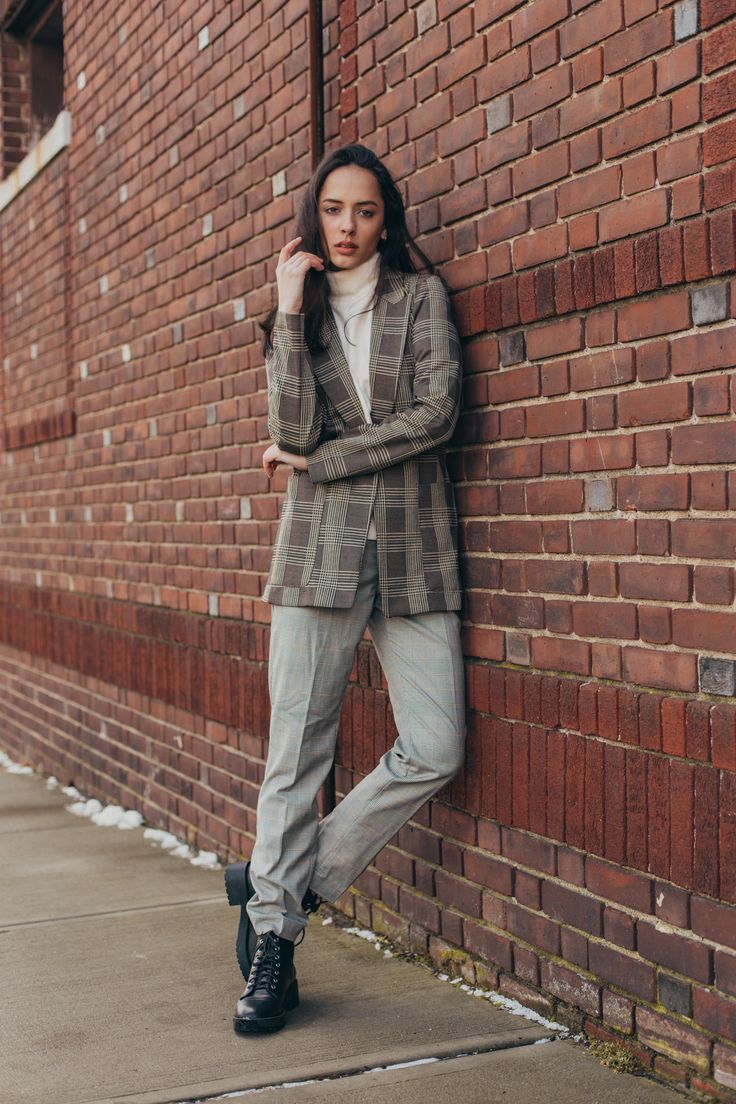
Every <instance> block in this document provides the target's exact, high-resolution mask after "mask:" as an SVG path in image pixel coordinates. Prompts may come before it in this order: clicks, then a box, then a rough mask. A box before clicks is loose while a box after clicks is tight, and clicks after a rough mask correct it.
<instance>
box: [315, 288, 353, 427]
mask: <svg viewBox="0 0 736 1104" xmlns="http://www.w3.org/2000/svg"><path fill="white" fill-rule="evenodd" d="M322 339H323V343H326V346H327V347H326V349H325V351H324V352H323V353H313V354H312V370H313V372H314V374H315V376H316V378H317V382H318V383H319V385H320V387H321V388H322V389H323V390H324V391H325V393H326V394H327V396H328V397H329V399H330V402H331V403H332V405H333V406H334V407H335V410H336V411H337V413H338V414H339V415H340V417H341V418H342V420H343V421H344V422H345V424H346V425H347V426H355V427H357V426H361V425H364V424H365V414H364V413H363V407H362V406H361V405H360V399H359V397H358V392H357V390H356V388H355V383H354V382H353V377H352V375H351V374H350V368H349V367H348V362H347V360H346V359H345V352H344V350H343V347H342V342H341V341H340V335H339V333H338V332H337V323H336V322H335V318H334V315H333V314H332V311H331V310H328V312H327V326H326V332H325V330H323V332H322Z"/></svg>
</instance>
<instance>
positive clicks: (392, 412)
mask: <svg viewBox="0 0 736 1104" xmlns="http://www.w3.org/2000/svg"><path fill="white" fill-rule="evenodd" d="M323 338H324V339H325V341H324V343H325V344H326V350H325V352H324V353H320V354H310V352H309V350H308V348H307V346H306V343H305V339H304V316H303V315H302V314H284V313H283V312H281V311H279V312H278V313H277V314H276V319H275V323H274V329H273V334H272V349H271V350H270V351H269V354H268V356H267V357H266V370H267V376H268V429H269V433H270V435H271V439H272V440H273V441H274V443H275V444H277V445H279V446H280V447H281V448H283V449H286V450H287V451H289V452H294V453H298V454H299V455H301V456H306V457H307V463H308V470H307V471H295V472H294V474H293V475H291V476H290V477H289V479H288V483H287V491H286V498H285V499H284V503H283V506H282V510H281V518H280V522H279V529H278V534H277V538H276V544H275V547H274V550H273V556H272V561H271V570H270V573H269V576H268V580H267V582H266V586H265V589H264V592H263V597H264V599H265V600H266V601H267V602H270V603H272V604H274V605H284V606H326V607H334V608H339V607H348V606H351V605H352V604H353V600H354V597H355V591H356V588H357V585H358V575H359V572H360V564H361V560H362V557H363V551H364V548H365V542H366V534H367V531H368V523H369V520H370V515H371V510H373V512H374V520H375V525H376V545H377V553H378V570H379V595H378V597H377V599H376V604H377V605H378V607H379V608H380V609H381V611H382V612H383V614H384V615H385V616H386V617H391V616H397V615H406V614H415V613H426V612H429V611H430V610H455V609H459V608H460V605H461V589H460V580H459V574H458V555H457V513H456V509H455V501H454V496H453V489H452V484H451V482H450V479H449V476H448V474H447V467H446V464H445V457H444V450H443V449H442V447H441V446H442V445H443V443H444V442H445V441H447V440H448V438H449V437H450V436H451V435H452V432H453V429H454V428H455V424H456V422H457V418H458V414H459V411H460V402H461V389H462V357H461V351H460V341H459V338H458V333H457V330H456V328H455V324H454V322H453V319H452V314H451V311H450V304H449V300H448V297H447V292H446V290H445V286H444V284H443V283H442V281H441V280H440V279H439V277H438V276H432V275H427V274H417V273H402V272H395V271H389V272H388V273H387V285H386V286H385V289H384V290H383V292H382V293H381V294H380V295H379V298H378V301H377V303H376V305H375V307H374V310H373V319H372V327H371V343H370V388H371V421H372V424H367V423H366V421H365V416H364V413H363V410H362V407H361V405H360V399H359V398H358V394H357V391H356V389H355V384H354V382H353V378H352V376H351V374H350V370H349V368H348V364H347V360H346V358H345V354H344V351H343V348H342V345H341V343H340V337H339V334H338V332H337V326H336V323H335V319H334V317H333V315H332V312H331V311H330V312H328V320H327V323H326V328H325V330H324V331H323Z"/></svg>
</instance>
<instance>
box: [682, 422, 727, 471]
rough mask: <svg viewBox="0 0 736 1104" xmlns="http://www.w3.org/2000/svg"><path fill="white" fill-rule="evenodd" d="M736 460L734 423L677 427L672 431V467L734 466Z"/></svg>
mask: <svg viewBox="0 0 736 1104" xmlns="http://www.w3.org/2000/svg"><path fill="white" fill-rule="evenodd" d="M734 461H736V423H734V422H708V423H707V424H698V425H691V426H677V427H676V428H675V429H673V431H672V462H673V463H674V464H733V463H734Z"/></svg>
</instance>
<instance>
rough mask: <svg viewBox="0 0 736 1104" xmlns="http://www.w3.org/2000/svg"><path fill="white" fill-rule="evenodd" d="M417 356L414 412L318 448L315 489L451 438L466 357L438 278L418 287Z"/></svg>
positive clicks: (312, 461) (312, 463) (312, 467)
mask: <svg viewBox="0 0 736 1104" xmlns="http://www.w3.org/2000/svg"><path fill="white" fill-rule="evenodd" d="M413 353H414V361H415V372H414V397H413V401H412V403H411V406H409V407H408V408H407V409H406V410H402V411H401V412H400V413H397V414H391V415H389V417H388V418H385V419H384V421H382V422H381V423H380V424H379V425H370V426H364V427H363V428H362V429H358V430H353V431H351V432H349V433H344V434H343V435H342V436H340V437H336V438H334V439H333V440H330V441H324V442H323V443H322V444H321V445H319V446H318V447H317V448H315V449H314V451H313V452H311V453H309V454H308V455H307V470H308V471H309V477H310V479H311V480H312V482H313V483H324V482H328V481H330V480H332V479H345V478H347V477H349V476H352V475H361V474H362V473H364V472H372V471H379V470H380V469H381V468H389V467H391V466H392V465H393V464H398V463H399V462H400V461H402V460H406V459H407V458H408V457H411V456H417V455H419V454H421V453H423V452H427V451H428V450H429V449H433V448H436V447H437V446H438V445H441V444H443V443H444V442H445V441H447V440H448V439H449V438H450V437H451V436H452V432H453V430H454V428H455V424H456V422H457V419H458V415H459V413H460V403H461V397H462V356H461V351H460V339H459V337H458V333H457V329H456V328H455V323H454V322H453V319H452V313H451V311H450V303H449V300H448V297H447V292H446V290H445V286H444V284H443V283H442V281H441V280H440V278H439V277H438V276H427V277H426V278H425V279H420V280H419V281H417V287H416V293H415V303H414V324H413Z"/></svg>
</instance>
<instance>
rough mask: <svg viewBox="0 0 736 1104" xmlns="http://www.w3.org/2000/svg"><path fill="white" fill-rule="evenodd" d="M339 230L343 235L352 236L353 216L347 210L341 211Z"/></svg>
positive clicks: (353, 228) (353, 227)
mask: <svg viewBox="0 0 736 1104" xmlns="http://www.w3.org/2000/svg"><path fill="white" fill-rule="evenodd" d="M340 229H341V230H342V232H343V234H352V233H353V232H354V230H355V216H354V215H353V212H352V211H348V210H347V209H345V210H343V213H342V217H341V219H340Z"/></svg>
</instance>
